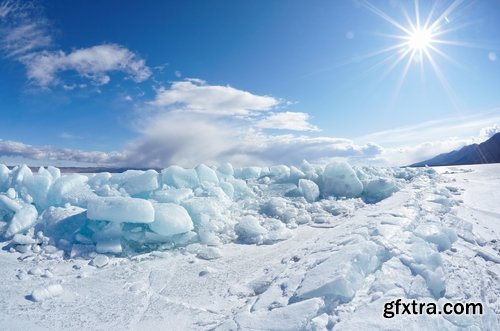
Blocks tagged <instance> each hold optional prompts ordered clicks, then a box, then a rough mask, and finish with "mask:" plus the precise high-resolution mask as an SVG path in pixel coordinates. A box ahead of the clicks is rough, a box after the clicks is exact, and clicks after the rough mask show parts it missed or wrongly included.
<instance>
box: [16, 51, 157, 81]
mask: <svg viewBox="0 0 500 331" xmlns="http://www.w3.org/2000/svg"><path fill="white" fill-rule="evenodd" d="M21 61H22V62H23V63H24V64H25V65H26V69H27V75H28V78H29V79H30V80H32V81H34V82H35V83H36V84H38V85H40V86H43V87H46V86H49V85H55V84H57V83H59V79H58V74H59V73H60V72H63V71H75V72H76V73H78V74H79V75H80V76H81V77H85V78H88V79H90V80H91V81H92V82H93V83H94V84H97V85H104V84H107V83H108V82H109V81H110V77H109V73H110V72H113V71H115V72H123V73H125V74H127V75H128V77H130V78H131V79H133V80H134V81H136V82H142V81H144V80H146V79H148V78H149V76H151V70H150V69H149V68H148V67H147V66H146V63H145V61H144V60H143V59H141V58H140V57H139V56H137V55H136V54H134V53H133V52H131V51H129V50H128V49H126V48H125V47H122V46H120V45H116V44H104V45H97V46H93V47H89V48H81V49H77V50H74V51H72V52H70V53H68V54H66V53H65V52H63V51H54V52H49V51H42V52H38V53H34V54H30V55H26V56H24V57H22V58H21Z"/></svg>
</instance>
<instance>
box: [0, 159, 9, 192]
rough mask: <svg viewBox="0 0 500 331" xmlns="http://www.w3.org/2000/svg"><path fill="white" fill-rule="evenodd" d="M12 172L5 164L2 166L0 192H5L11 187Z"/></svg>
mask: <svg viewBox="0 0 500 331" xmlns="http://www.w3.org/2000/svg"><path fill="white" fill-rule="evenodd" d="M9 174H10V170H9V168H7V166H6V165H5V164H0V191H1V192H5V191H6V190H7V188H8V187H9Z"/></svg>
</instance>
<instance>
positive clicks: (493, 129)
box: [479, 124, 500, 141]
mask: <svg viewBox="0 0 500 331" xmlns="http://www.w3.org/2000/svg"><path fill="white" fill-rule="evenodd" d="M498 132H500V126H498V124H494V125H492V126H488V127H485V128H482V129H481V131H480V132H479V139H480V140H483V141H484V140H488V139H490V138H491V137H493V136H494V135H495V134H497V133H498Z"/></svg>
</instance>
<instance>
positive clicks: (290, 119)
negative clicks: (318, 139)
mask: <svg viewBox="0 0 500 331" xmlns="http://www.w3.org/2000/svg"><path fill="white" fill-rule="evenodd" d="M257 127H259V128H263V129H280V130H292V131H319V128H318V127H317V126H315V125H312V124H311V123H309V114H307V113H301V112H289V111H287V112H281V113H273V114H271V115H269V116H267V117H266V118H264V119H262V120H260V121H259V122H258V123H257Z"/></svg>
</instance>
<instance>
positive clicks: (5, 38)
mask: <svg viewBox="0 0 500 331" xmlns="http://www.w3.org/2000/svg"><path fill="white" fill-rule="evenodd" d="M42 12H43V10H42V8H41V7H39V6H37V5H36V4H35V2H31V1H26V2H22V1H10V0H8V1H4V2H2V3H1V4H0V51H1V53H3V55H4V56H6V57H7V58H11V59H14V60H17V61H19V62H21V63H23V64H24V65H25V67H26V73H27V77H28V79H29V80H30V81H31V82H33V83H34V84H35V85H38V86H40V87H42V88H46V87H49V86H54V85H58V84H61V85H62V86H63V88H65V89H66V90H72V89H73V88H74V86H76V85H75V84H69V83H68V84H65V82H64V81H63V79H62V78H61V77H60V76H61V74H62V73H63V72H73V73H77V74H78V76H79V77H81V78H84V79H89V80H90V81H91V82H92V83H93V84H95V85H104V84H107V83H109V81H110V80H111V78H110V76H109V75H110V73H111V72H122V73H124V74H126V75H127V78H129V79H132V80H133V81H135V82H142V81H144V80H146V79H148V78H149V77H150V76H151V69H150V68H149V67H148V66H147V65H146V63H145V61H144V60H143V59H142V58H141V57H140V56H138V55H137V54H135V53H134V52H132V51H130V50H128V49H127V48H125V47H123V46H120V45H117V44H102V45H96V46H92V47H88V48H81V49H76V50H73V51H71V52H69V53H66V52H64V51H63V50H51V47H52V46H53V39H52V36H51V33H50V23H49V21H48V20H47V19H46V18H45V17H44V16H43V15H42Z"/></svg>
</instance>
